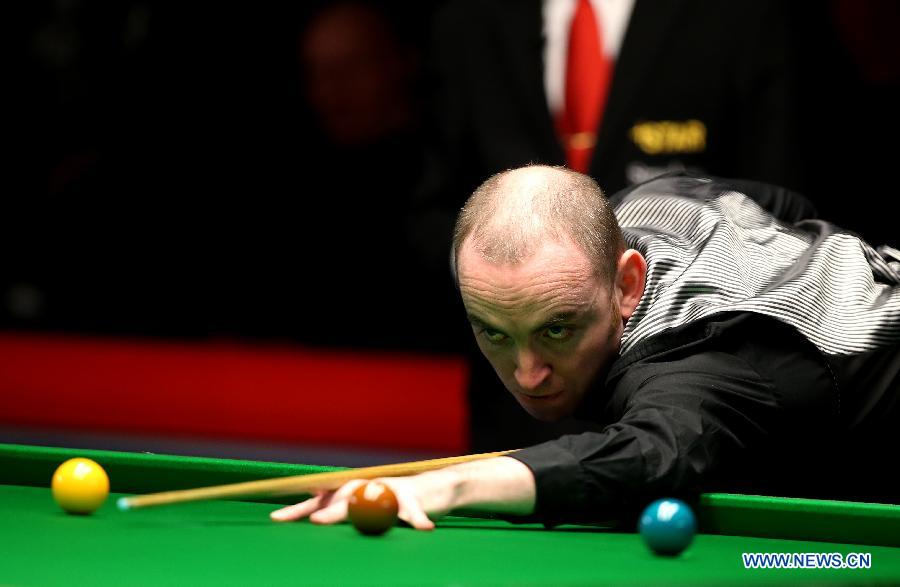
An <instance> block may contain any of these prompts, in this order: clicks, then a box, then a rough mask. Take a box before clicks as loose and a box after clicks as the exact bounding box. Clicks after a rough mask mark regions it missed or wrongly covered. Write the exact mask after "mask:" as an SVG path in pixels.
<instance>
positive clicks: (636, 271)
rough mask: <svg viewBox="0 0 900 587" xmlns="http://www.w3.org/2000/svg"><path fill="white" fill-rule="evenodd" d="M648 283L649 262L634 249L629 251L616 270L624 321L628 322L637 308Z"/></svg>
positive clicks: (620, 307) (620, 306)
mask: <svg viewBox="0 0 900 587" xmlns="http://www.w3.org/2000/svg"><path fill="white" fill-rule="evenodd" d="M646 283H647V261H646V259H644V256H643V255H641V254H640V253H639V252H638V251H635V250H634V249H628V250H627V251H625V252H624V253H622V256H621V257H619V263H618V265H617V268H616V290H615V294H616V295H617V296H618V298H619V311H620V312H621V313H622V319H623V320H628V319H629V318H631V315H632V314H633V313H634V309H635V308H637V305H638V302H640V301H641V296H643V295H644V285H646Z"/></svg>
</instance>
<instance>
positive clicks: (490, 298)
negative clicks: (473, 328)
mask: <svg viewBox="0 0 900 587" xmlns="http://www.w3.org/2000/svg"><path fill="white" fill-rule="evenodd" d="M578 252H579V250H578V249H577V247H574V245H572V246H571V247H568V246H565V245H562V246H560V244H559V243H557V244H556V245H551V246H549V247H548V248H545V249H543V250H542V251H539V252H537V253H535V254H534V255H532V256H531V257H529V258H528V259H525V260H523V261H522V262H521V263H516V264H511V263H501V262H493V261H490V260H488V259H485V258H484V257H483V256H482V255H480V254H479V253H478V251H477V249H476V247H469V248H468V249H467V248H466V247H465V246H464V247H463V248H462V251H461V254H460V259H459V286H460V292H461V293H462V297H463V302H464V304H465V306H466V308H467V310H469V312H470V313H475V314H476V315H477V314H483V315H485V316H487V315H489V314H490V315H496V314H508V315H513V314H515V315H523V314H524V315H528V316H532V317H536V316H540V317H545V318H546V317H550V316H551V315H555V314H558V313H562V312H577V311H581V310H583V309H584V308H585V307H587V306H589V305H592V303H593V301H594V299H595V297H596V294H597V291H598V287H599V284H598V281H597V279H596V277H595V276H594V274H593V273H592V271H591V268H590V263H589V262H588V261H587V259H586V258H584V255H582V258H581V259H579V258H578Z"/></svg>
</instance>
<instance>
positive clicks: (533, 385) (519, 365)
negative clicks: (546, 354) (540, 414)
mask: <svg viewBox="0 0 900 587" xmlns="http://www.w3.org/2000/svg"><path fill="white" fill-rule="evenodd" d="M550 372H551V369H550V365H548V364H547V362H546V361H544V360H543V359H542V358H541V357H540V355H538V354H537V353H535V352H534V351H531V350H527V349H526V350H522V351H519V353H518V356H517V357H516V372H515V377H516V382H517V383H518V384H519V386H520V387H521V388H522V389H523V390H526V391H533V390H535V389H537V388H538V387H540V386H541V384H542V383H544V382H545V381H546V380H547V378H548V377H549V376H550Z"/></svg>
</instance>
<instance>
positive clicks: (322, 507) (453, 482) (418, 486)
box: [271, 457, 534, 530]
mask: <svg viewBox="0 0 900 587" xmlns="http://www.w3.org/2000/svg"><path fill="white" fill-rule="evenodd" d="M378 481H380V482H381V483H384V484H385V485H387V486H388V487H390V488H391V490H392V491H393V492H394V495H395V496H396V497H397V503H398V504H399V506H400V510H399V513H398V515H399V517H400V519H401V520H403V521H404V522H406V523H408V524H409V525H410V526H412V527H413V528H416V529H418V530H431V529H433V528H434V521H433V520H436V519H438V518H440V517H441V516H443V515H444V514H446V513H448V512H450V511H452V510H454V509H458V508H471V509H477V510H482V511H490V512H495V513H509V514H530V513H531V512H532V511H533V510H534V477H533V476H532V474H531V471H530V470H529V469H528V467H526V466H525V465H524V464H522V463H521V462H519V461H517V460H515V459H512V458H508V457H498V458H496V459H487V460H484V461H475V462H471V463H465V464H463V465H456V466H453V467H447V468H446V469H440V470H438V471H430V472H428V473H422V474H420V475H414V476H412V477H385V478H380V479H378ZM365 482H366V481H365V480H362V479H356V480H353V481H348V482H347V483H345V484H344V485H343V486H341V488H340V489H337V490H333V491H324V492H321V493H319V494H317V495H316V496H315V497H312V498H310V499H308V500H306V501H304V502H301V503H298V504H296V505H292V506H288V507H285V508H282V509H280V510H276V511H274V512H272V514H271V518H272V519H273V520H275V521H277V522H290V521H294V520H300V519H303V518H306V517H308V518H309V519H310V521H311V522H313V523H316V524H335V523H337V522H342V521H343V520H345V519H346V518H347V503H348V500H349V499H350V496H351V495H352V494H353V492H354V491H355V490H356V488H357V487H359V486H360V485H361V484H363V483H365Z"/></svg>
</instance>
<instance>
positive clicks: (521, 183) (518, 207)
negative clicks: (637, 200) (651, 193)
mask: <svg viewBox="0 0 900 587" xmlns="http://www.w3.org/2000/svg"><path fill="white" fill-rule="evenodd" d="M565 238H569V239H571V240H572V241H573V242H575V244H577V245H578V246H579V247H581V249H582V250H583V251H584V252H585V254H586V255H587V256H588V259H590V261H591V264H592V266H593V267H594V270H595V272H596V273H597V275H598V276H599V277H600V278H601V279H603V280H604V282H606V283H610V282H611V281H612V280H613V279H614V277H615V272H616V262H617V260H618V258H619V256H620V255H621V254H622V252H623V251H624V249H625V245H624V239H623V238H622V231H621V229H620V228H619V224H618V222H617V221H616V217H615V215H614V214H613V211H612V207H611V206H610V205H609V202H608V201H607V200H606V198H605V197H604V196H603V192H602V191H601V189H600V186H598V185H597V183H596V182H595V181H594V180H593V179H591V178H590V177H588V176H586V175H583V174H581V173H576V172H574V171H570V170H568V169H565V168H562V167H548V166H543V165H531V166H528V167H521V168H518V169H512V170H510V171H505V172H503V173H498V174H497V175H494V176H492V177H490V178H489V179H488V180H487V181H485V182H484V183H483V184H481V185H480V186H479V187H478V189H476V190H475V192H474V193H473V194H472V196H471V197H470V198H469V199H468V200H467V201H466V204H465V205H464V206H463V208H462V210H461V211H460V213H459V216H458V218H457V221H456V230H455V232H454V236H453V260H454V261H453V265H454V270H456V268H457V267H456V263H457V260H458V259H459V253H460V251H461V249H462V246H463V244H464V243H465V242H466V241H467V240H468V239H471V240H472V245H473V247H474V249H475V250H476V251H477V252H478V253H479V254H480V255H481V256H482V257H483V258H484V259H486V260H488V261H490V262H492V263H498V264H518V263H520V262H522V261H524V260H526V259H528V258H529V257H530V256H531V255H533V254H534V252H535V251H536V247H537V246H538V245H540V244H541V243H542V242H544V241H545V240H547V239H552V240H555V241H562V240H564V239H565Z"/></svg>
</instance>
